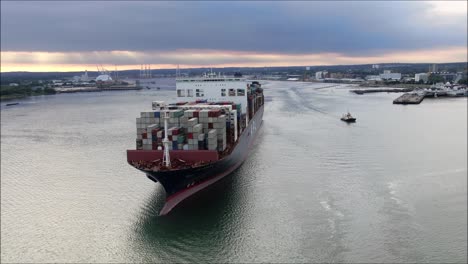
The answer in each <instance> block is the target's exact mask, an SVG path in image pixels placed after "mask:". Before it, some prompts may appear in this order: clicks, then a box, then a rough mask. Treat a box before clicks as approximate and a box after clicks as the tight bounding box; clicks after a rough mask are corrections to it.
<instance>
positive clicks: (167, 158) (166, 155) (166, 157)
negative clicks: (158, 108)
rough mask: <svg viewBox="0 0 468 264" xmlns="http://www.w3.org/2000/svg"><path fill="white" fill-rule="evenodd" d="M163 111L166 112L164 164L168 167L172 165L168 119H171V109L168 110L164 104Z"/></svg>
mask: <svg viewBox="0 0 468 264" xmlns="http://www.w3.org/2000/svg"><path fill="white" fill-rule="evenodd" d="M162 110H163V113H164V139H163V144H164V153H163V164H164V166H166V167H167V168H170V167H171V157H170V156H169V139H168V137H167V120H169V111H168V110H167V107H166V106H164V107H163V108H162Z"/></svg>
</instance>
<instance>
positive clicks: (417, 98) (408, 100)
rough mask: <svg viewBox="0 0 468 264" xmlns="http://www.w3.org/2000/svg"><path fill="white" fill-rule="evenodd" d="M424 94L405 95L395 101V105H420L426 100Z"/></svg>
mask: <svg viewBox="0 0 468 264" xmlns="http://www.w3.org/2000/svg"><path fill="white" fill-rule="evenodd" d="M424 97H425V94H424V93H405V94H403V95H402V96H400V97H398V98H397V99H395V100H393V103H394V104H420V103H421V102H422V101H423V100H424Z"/></svg>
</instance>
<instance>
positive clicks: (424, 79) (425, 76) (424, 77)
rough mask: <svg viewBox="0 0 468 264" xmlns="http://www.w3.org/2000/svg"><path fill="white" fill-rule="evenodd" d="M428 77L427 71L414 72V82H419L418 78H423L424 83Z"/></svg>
mask: <svg viewBox="0 0 468 264" xmlns="http://www.w3.org/2000/svg"><path fill="white" fill-rule="evenodd" d="M428 79H429V74H427V73H416V74H415V75H414V81H415V82H419V81H420V80H423V81H424V82H425V83H427V80H428Z"/></svg>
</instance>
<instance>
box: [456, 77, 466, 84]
mask: <svg viewBox="0 0 468 264" xmlns="http://www.w3.org/2000/svg"><path fill="white" fill-rule="evenodd" d="M458 84H465V85H468V78H463V79H460V80H459V81H458Z"/></svg>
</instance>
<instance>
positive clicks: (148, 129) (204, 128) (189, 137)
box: [136, 102, 242, 151]
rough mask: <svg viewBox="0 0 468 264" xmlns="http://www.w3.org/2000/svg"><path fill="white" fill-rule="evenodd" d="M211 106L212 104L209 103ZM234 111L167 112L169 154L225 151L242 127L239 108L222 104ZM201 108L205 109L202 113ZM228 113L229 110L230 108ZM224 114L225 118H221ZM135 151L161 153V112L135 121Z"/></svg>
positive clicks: (217, 109)
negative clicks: (178, 151) (185, 151)
mask: <svg viewBox="0 0 468 264" xmlns="http://www.w3.org/2000/svg"><path fill="white" fill-rule="evenodd" d="M211 104H213V103H211ZM220 105H229V106H232V109H233V110H231V111H230V110H227V112H225V111H226V110H221V109H220V108H216V107H209V106H208V107H207V106H206V105H204V106H201V107H200V108H202V109H200V108H199V109H188V110H185V111H184V110H182V109H174V108H175V106H174V107H169V109H171V110H168V117H169V118H168V127H169V129H168V135H167V136H168V139H169V141H170V144H169V149H170V150H218V151H224V150H226V147H227V144H228V143H234V142H235V141H237V139H238V135H239V133H240V131H241V130H240V127H241V125H242V123H241V119H240V118H241V116H240V113H241V104H233V103H232V102H222V103H221V104H220ZM203 108H204V109H203ZM228 109H231V107H229V108H228ZM223 113H225V114H223ZM136 125H137V139H136V145H137V149H142V150H156V149H159V150H161V149H162V148H163V144H162V141H163V139H164V112H163V111H162V110H159V109H157V110H152V111H146V112H141V116H140V117H139V118H137V119H136Z"/></svg>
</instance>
